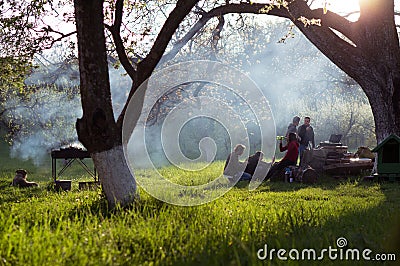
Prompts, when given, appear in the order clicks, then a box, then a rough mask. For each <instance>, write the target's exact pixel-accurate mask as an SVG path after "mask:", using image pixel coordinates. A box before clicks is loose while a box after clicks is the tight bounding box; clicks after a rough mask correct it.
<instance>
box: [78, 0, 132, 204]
mask: <svg viewBox="0 0 400 266" xmlns="http://www.w3.org/2000/svg"><path fill="white" fill-rule="evenodd" d="M74 5H75V18H76V26H77V33H78V52H79V72H80V92H81V101H82V108H83V117H82V118H81V119H78V121H77V123H76V128H77V132H78V138H79V141H80V142H82V144H83V145H84V146H85V147H86V148H87V150H88V151H89V153H90V154H91V156H92V158H93V161H94V164H95V167H96V169H97V171H98V174H99V179H100V182H101V184H102V187H103V190H104V193H105V195H106V197H107V199H108V202H109V203H110V204H111V205H112V206H114V205H115V204H117V203H120V204H122V205H127V204H129V203H131V202H133V200H134V195H135V194H136V183H135V179H134V177H133V175H132V174H131V173H130V171H129V169H128V166H127V163H126V160H125V157H124V153H123V150H122V142H121V138H122V129H121V127H119V126H117V124H116V121H115V119H114V113H113V109H112V104H111V92H110V82H109V75H108V63H107V54H106V46H105V37H104V22H103V1H101V0H75V1H74Z"/></svg>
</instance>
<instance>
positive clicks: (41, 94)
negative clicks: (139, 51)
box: [4, 63, 131, 165]
mask: <svg viewBox="0 0 400 266" xmlns="http://www.w3.org/2000/svg"><path fill="white" fill-rule="evenodd" d="M109 69H110V70H109V74H110V80H111V93H112V102H113V108H114V110H115V111H114V112H115V118H117V117H118V115H119V113H120V112H121V110H122V107H123V105H124V103H125V101H126V98H127V93H128V91H129V89H130V86H131V81H130V79H129V77H127V76H126V75H124V72H123V71H122V70H120V69H114V68H112V67H110V68H109ZM77 77H79V73H78V70H77V66H76V65H69V64H61V63H60V64H58V65H51V66H41V67H39V68H37V69H36V70H35V71H34V72H33V73H32V74H31V75H30V76H29V77H27V79H26V81H25V83H26V85H27V86H29V87H30V88H32V89H33V90H34V91H33V92H32V93H29V94H27V95H19V96H13V97H10V98H9V100H8V101H7V102H6V103H5V104H4V106H5V110H6V112H5V116H6V119H7V120H8V121H7V122H8V123H9V124H10V125H12V126H13V128H14V134H13V136H12V146H11V150H10V155H11V156H12V157H17V158H20V159H23V160H29V159H31V160H32V161H33V162H34V164H35V165H41V164H43V163H44V162H46V161H48V160H49V156H50V155H49V153H50V151H51V150H53V149H58V148H60V147H63V146H76V147H80V148H82V147H83V145H82V144H80V143H79V141H78V136H77V133H76V129H75V123H76V120H77V119H78V118H80V117H82V107H81V100H80V95H79V87H78V85H79V79H77Z"/></svg>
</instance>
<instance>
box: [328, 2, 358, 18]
mask: <svg viewBox="0 0 400 266" xmlns="http://www.w3.org/2000/svg"><path fill="white" fill-rule="evenodd" d="M322 2H326V8H327V9H328V10H330V11H332V12H335V13H340V14H343V15H346V14H348V13H352V12H358V11H360V5H359V3H358V0H326V1H322Z"/></svg>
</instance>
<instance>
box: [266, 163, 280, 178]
mask: <svg viewBox="0 0 400 266" xmlns="http://www.w3.org/2000/svg"><path fill="white" fill-rule="evenodd" d="M277 170H279V163H274V164H273V165H272V166H271V168H270V169H269V171H268V173H267V175H266V176H265V179H264V180H268V179H270V178H271V176H272V175H273V174H274V173H275V172H276V171H277Z"/></svg>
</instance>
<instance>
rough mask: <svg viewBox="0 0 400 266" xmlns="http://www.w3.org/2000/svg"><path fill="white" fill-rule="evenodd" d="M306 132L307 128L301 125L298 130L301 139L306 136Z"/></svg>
mask: <svg viewBox="0 0 400 266" xmlns="http://www.w3.org/2000/svg"><path fill="white" fill-rule="evenodd" d="M305 134H306V129H305V127H304V126H302V125H301V126H300V127H299V132H298V134H297V135H298V136H299V137H300V141H301V140H302V139H303V138H304V135H305Z"/></svg>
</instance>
